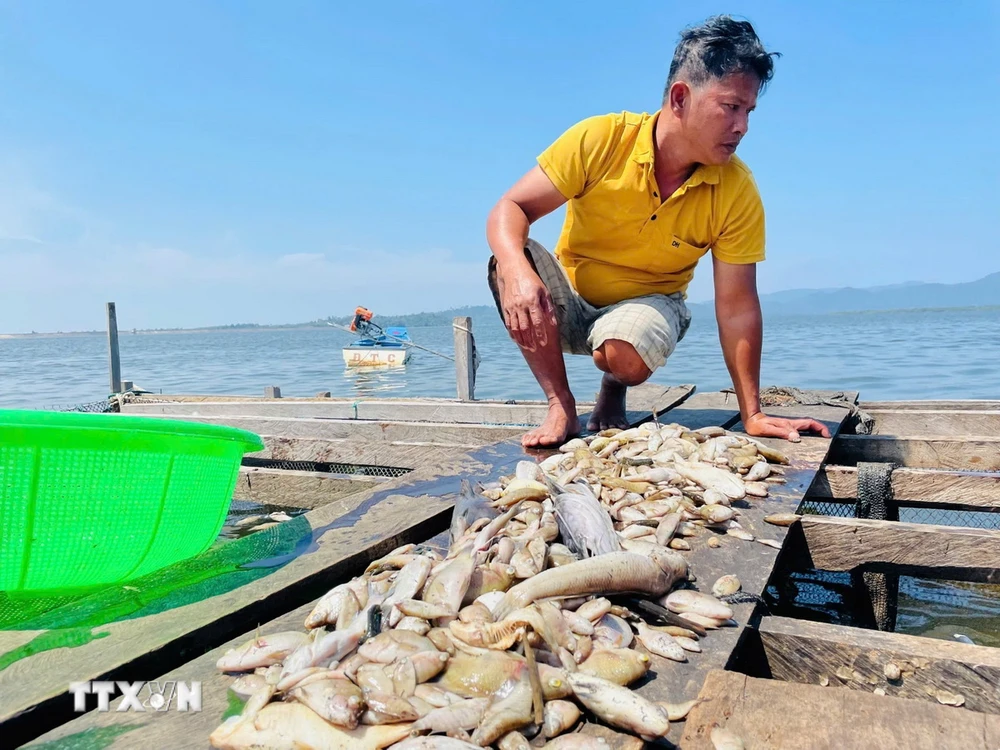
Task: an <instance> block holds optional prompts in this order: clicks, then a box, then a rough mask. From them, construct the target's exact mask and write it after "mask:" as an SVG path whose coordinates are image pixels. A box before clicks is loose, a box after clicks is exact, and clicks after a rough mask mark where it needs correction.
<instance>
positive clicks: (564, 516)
mask: <svg viewBox="0 0 1000 750" xmlns="http://www.w3.org/2000/svg"><path fill="white" fill-rule="evenodd" d="M546 480H547V482H548V484H549V486H550V488H551V489H552V495H553V498H554V505H555V515H556V522H557V523H558V524H559V532H560V533H561V534H562V538H563V542H564V543H565V544H566V546H567V547H569V548H570V549H571V550H572V551H573V552H575V553H577V554H578V555H580V556H581V557H585V558H586V557H594V556H596V555H603V554H604V553H606V552H617V551H618V550H620V549H621V545H620V544H619V543H618V535H617V534H615V527H614V524H612V522H611V517H610V516H609V515H608V512H607V511H606V510H604V508H603V507H602V506H601V503H600V501H599V500H598V499H597V498H596V497H594V495H593V494H592V493H591V492H590V489H589V488H586V487H583V486H581V485H571V486H570V487H560V486H559V485H556V484H555V483H554V482H552V481H551V480H549V479H548V478H547V477H546Z"/></svg>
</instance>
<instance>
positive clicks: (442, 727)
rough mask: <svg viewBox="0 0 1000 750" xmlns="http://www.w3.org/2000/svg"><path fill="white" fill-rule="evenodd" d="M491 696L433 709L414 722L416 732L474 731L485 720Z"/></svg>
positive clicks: (447, 732) (446, 732)
mask: <svg viewBox="0 0 1000 750" xmlns="http://www.w3.org/2000/svg"><path fill="white" fill-rule="evenodd" d="M490 700H491V699H490V698H466V699H464V700H459V701H458V702H455V703H450V704H448V705H446V706H443V707H441V708H437V709H435V710H434V711H431V712H430V713H429V714H427V715H426V716H424V717H423V718H421V719H419V720H418V721H416V722H414V724H413V727H412V729H413V731H414V732H430V733H432V734H433V733H440V734H450V733H452V732H457V731H459V730H464V731H472V730H473V729H475V728H476V727H478V726H479V724H480V722H482V720H483V714H484V713H485V712H486V709H487V707H488V706H489V705H490Z"/></svg>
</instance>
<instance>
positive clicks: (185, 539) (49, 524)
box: [0, 410, 264, 591]
mask: <svg viewBox="0 0 1000 750" xmlns="http://www.w3.org/2000/svg"><path fill="white" fill-rule="evenodd" d="M263 447H264V444H263V442H262V441H261V439H260V437H258V436H257V435H255V434H253V433H252V432H246V431H244V430H237V429H235V428H232V427H224V426H219V425H207V424H199V423H196V422H182V421H179V420H167V419H156V418H148V417H132V416H123V415H120V414H81V413H64V412H44V411H21V410H0V591H36V590H37V591H41V590H65V589H76V588H84V587H89V586H97V585H107V584H116V583H121V582H124V581H128V580H131V579H134V578H138V577H139V576H142V575H145V574H147V573H151V572H152V571H154V570H159V569H160V568H163V567H166V566H167V565H170V564H172V563H175V562H177V561H179V560H183V559H186V558H189V557H193V556H194V555H197V554H200V553H201V552H204V551H205V549H206V548H207V547H208V546H209V545H210V544H211V543H212V541H213V540H215V538H216V537H217V536H218V534H219V531H220V530H221V528H222V524H223V523H224V522H225V519H226V514H227V513H228V512H229V505H230V503H231V502H232V497H233V490H234V489H235V487H236V479H237V475H238V473H239V467H240V461H241V459H242V457H243V454H244V453H247V452H252V451H258V450H261V449H262V448H263Z"/></svg>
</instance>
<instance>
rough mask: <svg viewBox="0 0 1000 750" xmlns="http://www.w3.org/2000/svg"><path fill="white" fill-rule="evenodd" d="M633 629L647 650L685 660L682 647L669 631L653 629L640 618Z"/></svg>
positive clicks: (672, 658)
mask: <svg viewBox="0 0 1000 750" xmlns="http://www.w3.org/2000/svg"><path fill="white" fill-rule="evenodd" d="M635 629H636V638H638V640H639V643H641V644H642V645H643V646H644V647H645V648H646V650H647V651H650V652H652V653H654V654H656V655H657V656H662V657H663V658H664V659H670V660H671V661H681V662H683V661H687V656H686V655H685V654H684V649H683V648H682V647H681V645H680V644H679V643H678V642H677V641H676V640H675V639H674V637H673V636H672V635H670V634H669V633H663V632H661V631H658V630H653V629H652V628H650V627H649V626H648V625H646V623H644V622H642V621H641V620H640V621H639V622H637V623H635ZM699 650H700V649H699Z"/></svg>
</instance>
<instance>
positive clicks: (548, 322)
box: [498, 268, 558, 351]
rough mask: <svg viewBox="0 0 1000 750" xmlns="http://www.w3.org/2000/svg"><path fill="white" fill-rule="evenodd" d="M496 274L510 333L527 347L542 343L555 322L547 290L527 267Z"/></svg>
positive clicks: (530, 348) (554, 312)
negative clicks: (508, 272) (512, 271)
mask: <svg viewBox="0 0 1000 750" xmlns="http://www.w3.org/2000/svg"><path fill="white" fill-rule="evenodd" d="M498 275H499V276H500V278H499V279H498V281H499V285H500V306H501V307H502V308H503V317H504V323H505V324H506V325H507V330H508V331H509V332H510V337H511V338H512V339H514V341H516V342H517V344H518V346H521V347H523V348H525V349H527V350H528V351H534V350H535V347H536V346H544V345H545V344H546V343H548V336H547V334H546V331H547V330H548V327H549V326H558V321H557V319H556V309H555V306H554V305H553V304H552V297H550V296H549V290H548V289H546V288H545V284H543V283H542V280H541V279H540V278H538V274H536V273H535V272H534V271H532V270H530V268H529V269H526V270H520V271H517V272H514V273H510V274H503V273H500V274H498Z"/></svg>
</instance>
